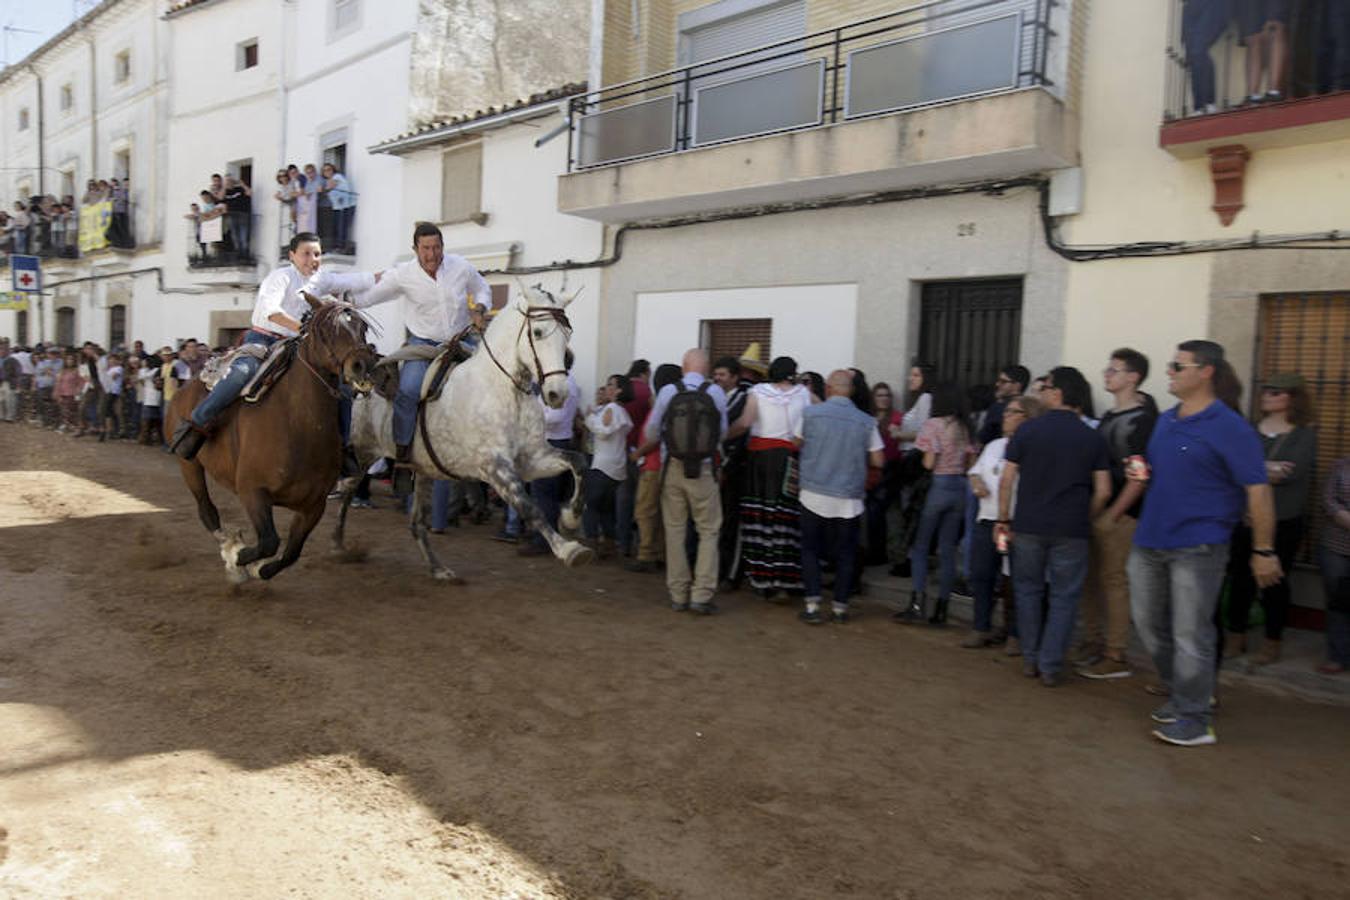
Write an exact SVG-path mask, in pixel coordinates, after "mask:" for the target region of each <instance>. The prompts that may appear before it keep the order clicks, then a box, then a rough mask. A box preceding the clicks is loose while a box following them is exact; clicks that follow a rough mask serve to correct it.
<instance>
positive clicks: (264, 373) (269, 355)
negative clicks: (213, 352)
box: [198, 338, 299, 403]
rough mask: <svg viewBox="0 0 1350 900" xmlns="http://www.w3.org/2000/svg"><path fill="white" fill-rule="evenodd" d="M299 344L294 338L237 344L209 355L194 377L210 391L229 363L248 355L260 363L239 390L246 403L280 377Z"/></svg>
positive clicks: (224, 372)
mask: <svg viewBox="0 0 1350 900" xmlns="http://www.w3.org/2000/svg"><path fill="white" fill-rule="evenodd" d="M298 346H299V340H298V339H297V338H287V339H286V340H283V341H277V342H276V343H274V344H272V345H271V346H270V347H265V346H263V345H262V344H240V345H239V346H238V347H236V348H235V349H233V350H231V351H230V352H229V353H226V354H224V355H222V356H218V357H213V358H212V359H210V360H208V361H207V363H206V365H205V366H203V367H202V371H201V375H199V376H198V377H199V378H200V379H201V380H202V383H203V384H204V385H206V389H207V390H208V391H210V390H213V389H214V388H215V386H216V385H217V384H218V383H219V382H220V380H221V379H222V378H224V377H225V374H226V373H227V372H229V371H230V366H231V365H233V363H234V361H235V360H236V359H238V358H239V357H241V356H251V357H253V358H254V359H256V360H259V361H260V362H261V365H259V366H258V371H257V372H254V373H253V377H252V378H250V379H249V381H248V384H246V385H244V389H243V390H242V391H240V392H239V399H241V400H243V401H245V402H247V403H257V402H258V401H259V400H261V399H262V398H263V397H265V396H267V392H268V391H270V390H271V389H272V386H273V385H275V384H276V383H277V382H278V381H280V380H281V376H283V375H285V374H286V372H287V370H289V369H290V367H291V361H292V360H294V359H295V351H296V348H297V347H298Z"/></svg>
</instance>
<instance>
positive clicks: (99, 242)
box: [0, 201, 136, 265]
mask: <svg viewBox="0 0 1350 900" xmlns="http://www.w3.org/2000/svg"><path fill="white" fill-rule="evenodd" d="M135 220H136V205H135V204H134V203H130V202H127V203H120V202H119V203H117V204H114V203H113V202H112V201H102V202H99V203H90V204H82V205H81V206H79V207H77V208H76V209H73V210H70V211H69V212H65V213H60V214H57V215H48V214H44V213H40V212H30V213H29V222H28V226H27V227H25V228H15V227H12V225H11V226H10V227H8V228H7V229H6V230H5V231H4V232H3V234H2V235H0V254H2V255H3V256H2V258H0V265H8V264H9V256H10V255H11V254H18V255H20V256H25V255H26V256H39V257H41V258H43V259H79V258H81V257H84V256H88V255H89V254H91V253H97V252H100V251H103V250H109V249H113V250H134V249H135V248H136V235H135V226H134V223H135Z"/></svg>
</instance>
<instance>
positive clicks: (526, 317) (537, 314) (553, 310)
mask: <svg viewBox="0 0 1350 900" xmlns="http://www.w3.org/2000/svg"><path fill="white" fill-rule="evenodd" d="M546 319H552V320H553V321H554V322H555V323H557V324H558V325H559V326H560V327H562V328H565V329H566V330H567V333H568V334H571V333H572V323H571V322H569V321H568V320H567V314H566V313H564V312H563V311H562V309H560V308H559V307H556V306H527V307H525V309H524V310H523V311H522V313H521V319H520V331H518V332H516V343H517V344H519V343H520V335H521V333H522V332H523V333H524V334H525V335H526V338H527V340H528V341H529V344H530V356H532V357H533V358H534V374H535V375H536V376H537V377H538V382H537V383H538V384H540V385H543V383H544V379H546V378H548V377H550V376H552V375H566V374H567V370H566V369H553V370H552V371H549V372H545V371H544V364H543V363H542V362H540V361H539V351H538V350H537V349H535V346H534V329H533V328H531V327H530V323H531V322H537V321H543V320H546ZM481 333H482V335H483V349H484V350H486V351H487V355H488V357H489V358H490V359H491V360H492V361H493V362H494V363H496V365H497V368H498V369H500V370H501V372H502V374H503V375H505V376H506V377H507V378H508V379H509V380H510V381H511V384H512V386H514V387H515V389H516V390H518V391H520V392H521V393H522V394H528V393H529V392H530V382H529V379H528V378H522V377H521V376H519V375H512V374H511V373H510V372H508V371H507V370H506V366H503V365H502V363H501V360H499V359H497V355H496V354H495V353H493V352H492V345H491V344H489V343H488V340H487V330H486V329H483V330H482V331H481Z"/></svg>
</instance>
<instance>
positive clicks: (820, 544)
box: [801, 506, 863, 612]
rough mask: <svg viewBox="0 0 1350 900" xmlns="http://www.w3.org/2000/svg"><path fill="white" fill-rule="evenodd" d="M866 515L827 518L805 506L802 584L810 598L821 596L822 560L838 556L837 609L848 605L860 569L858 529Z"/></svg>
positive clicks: (839, 609) (836, 569)
mask: <svg viewBox="0 0 1350 900" xmlns="http://www.w3.org/2000/svg"><path fill="white" fill-rule="evenodd" d="M862 519H863V517H862V516H854V517H853V518H851V519H826V518H824V517H823V516H818V515H816V514H815V513H813V512H811V510H809V509H807V508H806V507H804V506H803V507H802V517H801V527H802V587H803V588H804V590H805V592H806V599H808V600H818V599H820V561H821V560H822V559H833V560H834V609H835V611H836V612H843V611H844V610H846V609H848V597H849V594H851V593H853V579H854V576H855V574H856V570H857V560H858V533H859V531H860V530H861V528H862Z"/></svg>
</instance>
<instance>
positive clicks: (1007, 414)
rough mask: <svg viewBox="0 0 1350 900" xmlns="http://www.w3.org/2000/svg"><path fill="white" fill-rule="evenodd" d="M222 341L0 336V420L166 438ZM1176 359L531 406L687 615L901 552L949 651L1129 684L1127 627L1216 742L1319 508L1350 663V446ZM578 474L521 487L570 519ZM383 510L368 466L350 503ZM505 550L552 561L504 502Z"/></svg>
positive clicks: (744, 386)
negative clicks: (175, 412)
mask: <svg viewBox="0 0 1350 900" xmlns="http://www.w3.org/2000/svg"><path fill="white" fill-rule="evenodd" d="M217 352H219V348H218V349H217ZM209 355H210V352H209V351H208V350H207V348H205V347H203V346H201V345H199V344H198V342H196V341H195V340H188V341H185V342H183V343H182V344H181V345H180V346H179V347H178V348H177V350H175V349H174V348H171V347H162V348H160V349H159V350H158V351H156V352H153V353H151V352H148V351H147V350H146V349H145V348H144V347H143V346H142V344H141V342H139V341H138V342H136V343H135V344H134V345H133V346H132V347H131V348H130V349H122V348H115V349H114V350H113V351H112V352H105V351H104V350H103V349H102V348H101V347H98V346H97V345H95V344H92V343H86V344H85V345H84V346H83V347H80V348H74V347H70V348H66V347H57V346H45V347H44V346H41V345H39V346H37V347H34V348H11V347H10V346H9V345H8V344H7V343H0V421H8V422H14V421H17V420H21V419H24V420H27V421H29V422H31V423H32V424H35V425H41V426H44V427H48V428H52V429H55V430H57V431H59V432H64V433H67V434H70V435H72V436H73V437H81V436H84V435H90V436H95V437H96V438H97V439H98V440H99V441H109V440H136V441H140V442H142V443H146V444H150V445H153V446H162V445H163V435H162V433H161V426H160V423H161V421H162V409H163V406H164V404H165V403H167V402H168V400H169V399H170V398H171V397H172V396H173V393H174V391H176V390H177V389H178V388H179V387H180V386H182V385H183V384H184V383H186V382H187V381H188V380H190V379H191V378H193V377H195V376H196V375H197V374H198V373H199V372H200V370H201V368H202V365H203V364H204V363H205V361H206V359H207V358H208V356H209ZM569 367H570V363H569ZM1167 368H1168V381H1169V387H1168V389H1169V391H1170V393H1171V394H1172V395H1173V396H1174V397H1175V398H1176V399H1177V400H1178V401H1179V402H1178V404H1177V405H1176V406H1174V407H1172V408H1170V409H1167V410H1160V409H1159V406H1158V405H1157V403H1155V401H1154V399H1153V398H1152V396H1150V395H1149V394H1148V393H1146V392H1144V391H1143V390H1142V389H1141V388H1142V385H1143V383H1144V382H1145V381H1146V380H1147V378H1148V376H1149V372H1150V363H1149V360H1148V359H1147V358H1146V357H1145V356H1144V355H1143V354H1141V353H1139V352H1137V351H1135V350H1132V349H1129V348H1121V349H1119V350H1116V351H1115V352H1113V353H1112V354H1111V355H1110V358H1109V359H1108V360H1107V361H1106V365H1105V367H1104V368H1103V370H1102V372H1101V376H1100V377H1101V379H1102V381H1101V383H1102V385H1103V387H1104V388H1105V390H1106V391H1107V392H1109V394H1110V395H1111V397H1112V407H1111V409H1109V410H1106V411H1105V412H1104V413H1102V414H1101V415H1100V417H1098V415H1097V413H1096V411H1095V410H1094V409H1093V395H1092V388H1091V386H1090V384H1089V381H1088V379H1087V378H1086V377H1085V376H1084V375H1083V374H1082V373H1081V372H1080V371H1078V370H1077V369H1075V368H1072V367H1068V366H1059V367H1056V368H1054V369H1051V370H1050V371H1049V372H1047V373H1046V374H1045V375H1042V376H1040V377H1039V378H1036V379H1032V377H1031V374H1030V372H1029V371H1028V370H1027V369H1026V368H1025V367H1023V366H1020V365H1009V366H1007V367H1005V368H1004V369H1003V370H1002V371H1001V372H1000V373H999V374H998V377H997V379H996V380H995V382H994V383H993V384H992V385H987V386H982V387H978V388H974V389H971V390H968V391H965V392H963V391H961V390H959V389H958V388H957V387H956V386H955V385H954V384H951V383H942V382H937V381H935V379H934V375H933V369H932V368H931V367H929V366H925V365H915V366H914V367H912V368H911V370H910V371H909V373H908V377H907V380H906V386H905V387H906V389H905V391H904V392H903V394H902V395H901V396H903V397H904V402H903V403H899V404H898V403H896V402H895V398H896V396H897V395H900V392H897V391H894V390H893V389H892V388H891V387H890V386H889V385H887V384H885V383H878V384H875V385H869V384H868V382H867V378H866V376H865V375H864V373H863V372H861V371H859V370H857V369H842V370H838V371H835V372H832V373H830V374H829V376H828V377H822V376H821V375H820V374H818V373H814V372H799V371H798V368H797V364H796V363H795V361H794V360H792V359H791V358H789V357H779V358H777V359H774V360H773V361H772V363H770V364H769V365H765V364H764V363H763V362H762V361H761V360H760V359H759V358H758V353H757V352H756V348H753V347H752V348H750V349H749V350H747V353H746V354H745V355H743V356H742V357H740V358H735V357H723V358H720V359H717V360H714V361H711V363H710V361H709V359H708V357H707V355H706V354H705V353H704V352H703V351H701V350H697V349H695V350H690V351H689V352H688V353H686V354H685V356H684V358H683V359H682V360H681V363H680V364H679V365H676V364H673V363H667V364H664V365H660V366H657V367H656V368H655V369H654V370H653V368H652V366H651V365H650V363H648V362H647V361H646V360H637V361H635V362H634V363H633V364H632V366H631V367H630V368H629V369H628V371H627V372H626V373H623V374H617V373H616V374H614V375H612V376H610V377H609V378H608V379H606V381H605V383H604V385H602V386H601V387H599V388H598V389H597V390H596V391H595V393H594V395H593V399H592V400H591V402H589V403H586V402H584V400H583V398H582V394H581V389H580V387H579V386H578V385H577V384H576V382H575V379H572V378H571V376H570V375H569V381H570V383H571V388H572V389H571V391H570V394H569V397H568V399H567V401H566V403H565V404H564V405H563V406H562V407H561V408H559V409H556V410H555V409H551V408H545V409H544V416H545V423H546V436H547V438H548V440H549V441H550V443H551V444H553V445H554V446H556V447H559V448H565V449H579V450H582V451H583V452H584V453H585V454H586V458H587V460H588V468H587V470H586V472H585V476H584V483H583V485H582V490H583V493H584V497H585V509H584V515H583V524H582V528H583V534H584V539H585V540H586V541H588V542H589V543H590V544H591V546H592V547H593V548H594V549H595V551H596V552H597V555H598V556H599V557H600V558H601V559H602V560H603V559H607V558H616V557H617V558H619V559H621V560H623V564H624V565H625V567H626V568H628V569H629V570H631V571H634V572H638V573H658V572H661V571H664V573H665V581H666V589H667V592H668V594H669V600H670V603H671V606H672V608H673V609H675V610H677V611H680V612H689V613H693V614H702V615H709V614H712V613H715V612H716V611H717V606H716V602H715V598H716V597H717V596H718V595H721V594H726V593H728V592H731V591H735V590H738V589H741V588H745V589H748V590H749V591H753V592H754V593H756V594H758V595H759V596H761V597H763V598H764V599H766V600H769V601H773V602H776V603H784V602H793V603H796V604H800V606H801V609H800V611H799V617H800V618H801V620H802V621H803V622H805V623H807V624H809V625H820V624H823V623H825V622H827V621H832V622H834V623H837V624H841V625H842V624H845V623H847V622H848V621H849V620H850V617H851V616H853V615H855V614H856V607H855V605H854V603H855V601H854V600H853V598H854V596H855V595H856V594H858V593H859V592H860V591H861V589H862V580H861V576H862V572H863V569H864V567H865V566H867V565H877V566H890V572H891V574H892V575H899V576H908V577H910V578H912V592H911V595H910V598H909V602H908V604H906V605H905V606H904V607H903V608H901V609H899V610H896V611H895V613H894V616H893V618H894V619H895V620H896V621H897V622H898V623H900V624H904V625H920V624H926V625H927V626H932V627H945V626H946V625H947V620H948V608H949V604H950V601H951V598H952V596H953V595H954V594H956V593H958V592H960V591H964V592H968V593H969V595H970V596H971V598H972V601H973V613H974V614H973V622H972V628H971V630H970V632H969V633H968V634H967V635H966V636H965V637H964V638H963V640H962V641H961V644H960V646H962V647H965V648H969V649H972V650H986V651H987V650H988V648H998V652H1003V653H1006V654H1007V655H1009V656H1020V657H1021V658H1022V663H1023V671H1024V674H1026V675H1028V676H1031V677H1035V678H1038V679H1039V680H1040V682H1041V683H1042V684H1044V685H1046V686H1048V687H1054V686H1058V685H1060V684H1062V683H1063V682H1064V679H1065V675H1066V673H1067V672H1076V673H1077V674H1078V675H1081V676H1083V677H1085V678H1089V679H1116V678H1126V677H1130V676H1131V675H1132V674H1133V671H1132V668H1131V665H1130V662H1129V660H1128V659H1127V657H1126V648H1127V647H1128V645H1129V642H1130V637H1131V628H1132V627H1133V628H1134V629H1136V630H1137V632H1138V634H1139V637H1140V639H1141V641H1142V642H1143V644H1144V646H1145V648H1146V649H1147V650H1148V651H1149V653H1150V654H1151V655H1152V657H1153V661H1154V664H1155V666H1156V668H1157V670H1158V672H1159V674H1160V676H1161V679H1162V687H1161V688H1160V689H1161V690H1162V691H1163V692H1164V693H1167V692H1170V697H1169V699H1168V700H1167V702H1166V703H1164V704H1163V706H1161V707H1159V709H1158V710H1156V711H1155V713H1154V715H1153V718H1154V720H1155V722H1156V723H1157V724H1158V726H1159V729H1158V730H1157V731H1155V734H1157V735H1158V736H1159V737H1162V738H1163V739H1164V740H1169V741H1170V742H1172V743H1179V744H1184V745H1194V744H1202V743H1212V742H1213V740H1214V736H1213V730H1212V728H1211V725H1210V717H1211V716H1212V714H1213V711H1212V709H1211V707H1212V704H1213V703H1214V702H1215V701H1214V697H1215V677H1214V672H1215V670H1216V669H1217V667H1218V665H1219V664H1220V663H1221V662H1222V661H1223V659H1224V658H1225V657H1234V656H1241V655H1243V654H1248V652H1249V648H1248V646H1247V641H1248V625H1249V622H1250V614H1251V609H1252V607H1253V605H1254V604H1255V603H1257V602H1259V605H1260V607H1261V609H1262V612H1263V615H1264V626H1263V629H1264V638H1263V640H1262V642H1261V644H1260V646H1259V647H1254V648H1250V650H1251V652H1250V657H1251V662H1252V663H1253V664H1255V665H1263V664H1269V663H1272V662H1275V661H1277V660H1278V659H1279V658H1280V655H1281V641H1282V639H1283V630H1284V628H1285V626H1286V622H1287V617H1288V612H1289V606H1290V591H1289V584H1288V580H1287V575H1288V574H1289V573H1290V572H1291V571H1292V569H1293V567H1294V564H1295V560H1296V556H1297V554H1298V553H1299V550H1300V547H1301V545H1302V543H1303V541H1304V535H1305V534H1306V532H1307V529H1308V522H1309V519H1310V517H1311V516H1312V514H1313V509H1314V505H1319V506H1320V507H1321V512H1322V513H1323V514H1324V518H1323V520H1322V528H1321V539H1320V542H1319V544H1320V546H1319V547H1318V548H1317V553H1318V557H1317V558H1318V561H1319V565H1320V568H1321V571H1322V575H1323V580H1324V586H1325V590H1326V594H1327V608H1328V628H1327V639H1328V658H1327V660H1326V661H1325V662H1324V663H1322V664H1321V665H1320V666H1319V667H1318V670H1319V671H1320V672H1322V673H1324V674H1328V675H1334V674H1338V673H1341V672H1344V671H1345V669H1346V667H1347V666H1350V458H1346V459H1342V460H1340V461H1338V462H1337V463H1336V464H1335V467H1334V469H1333V471H1331V472H1327V473H1323V475H1324V479H1323V487H1322V489H1321V490H1320V491H1317V492H1315V491H1314V486H1315V478H1314V476H1315V472H1314V469H1315V461H1316V458H1317V453H1316V432H1315V429H1314V421H1315V416H1314V410H1313V408H1312V402H1311V398H1310V394H1309V391H1308V389H1307V385H1306V383H1305V381H1304V379H1303V378H1302V377H1301V376H1299V375H1297V374H1294V373H1281V374H1277V375H1275V376H1272V377H1270V378H1267V379H1265V380H1264V381H1263V382H1262V384H1261V386H1260V400H1259V403H1258V413H1257V415H1256V416H1255V417H1254V418H1253V419H1252V420H1251V421H1248V420H1246V419H1245V418H1243V417H1242V416H1241V414H1240V413H1239V412H1238V409H1239V400H1240V394H1241V385H1240V384H1239V383H1238V381H1237V378H1236V376H1235V374H1234V373H1233V370H1232V367H1231V366H1230V365H1229V364H1228V363H1227V361H1226V360H1225V359H1224V356H1223V349H1222V348H1221V347H1220V346H1219V345H1217V344H1214V343H1212V342H1209V341H1188V342H1185V343H1182V344H1180V345H1179V346H1178V350H1177V352H1176V354H1175V356H1174V358H1173V359H1172V360H1170V361H1169V363H1168V366H1167ZM541 405H542V404H541ZM569 479H570V476H568V475H563V476H558V477H556V478H549V479H542V480H540V481H536V482H534V483H533V484H532V485H531V494H532V497H533V498H534V500H535V502H536V503H537V504H538V505H539V507H540V508H541V510H542V511H543V514H544V516H545V517H546V518H547V519H548V520H549V521H550V523H551V524H553V525H554V526H555V527H556V524H557V522H558V519H559V514H560V511H561V503H562V499H563V498H564V497H566V496H569V495H570V490H571V488H570V486H569V484H568V481H569ZM434 495H435V504H434V511H433V530H434V531H437V532H441V531H444V530H445V528H446V527H447V526H449V525H452V524H457V521H458V517H459V516H460V515H461V514H463V513H465V511H466V510H468V511H471V512H472V514H473V515H474V517H475V518H476V519H477V520H479V521H482V520H484V519H486V518H487V517H488V516H489V515H490V505H489V503H488V500H489V498H490V496H491V494H490V492H489V491H487V490H486V488H485V486H483V485H480V484H468V483H451V482H437V484H436V489H435V492H434ZM371 505H372V504H371V500H370V493H369V479H367V480H366V481H365V482H363V484H362V487H361V488H360V489H359V490H358V492H357V499H356V500H355V501H354V506H356V507H369V506H371ZM494 537H496V538H497V539H499V540H503V541H508V542H512V543H516V544H518V545H519V552H520V553H522V554H525V555H535V554H540V555H542V554H546V553H548V552H549V550H548V547H547V545H546V544H545V543H544V542H543V540H542V539H541V538H540V537H539V536H538V535H532V534H529V533H526V532H525V531H523V530H522V523H521V519H520V517H519V516H518V515H517V514H516V511H515V510H513V509H510V508H509V507H508V508H506V509H505V523H504V525H503V527H502V529H501V530H500V531H499V532H497V534H496V535H494ZM933 558H936V560H937V572H936V577H935V578H934V577H932V573H931V568H930V566H931V561H932V559H933ZM831 574H832V577H833V596H832V597H831V598H830V600H831V602H830V603H829V604H828V609H827V608H826V602H825V588H826V587H827V584H826V582H827V581H828V579H829V577H831ZM934 582H936V590H934V589H933V588H934ZM1000 606H1001V607H1002V616H1001V622H1000V623H999V624H998V626H997V627H996V615H995V613H996V611H997V610H998V608H999V607H1000Z"/></svg>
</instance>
